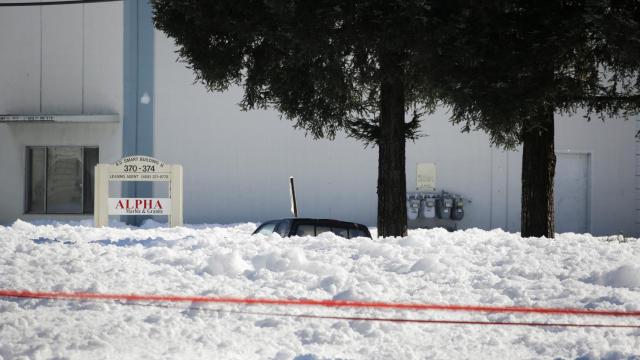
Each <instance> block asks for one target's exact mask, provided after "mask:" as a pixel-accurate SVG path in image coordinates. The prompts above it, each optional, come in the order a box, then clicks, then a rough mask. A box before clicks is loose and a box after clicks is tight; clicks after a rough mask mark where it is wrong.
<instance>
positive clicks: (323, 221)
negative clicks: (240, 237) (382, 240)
mask: <svg viewBox="0 0 640 360" xmlns="http://www.w3.org/2000/svg"><path fill="white" fill-rule="evenodd" d="M281 221H291V222H292V223H297V224H300V223H303V224H304V223H307V224H314V225H318V224H320V225H325V226H331V225H334V226H341V227H346V228H356V229H361V230H365V231H366V232H367V234H369V236H371V233H370V232H369V228H368V227H367V226H365V225H362V224H358V223H355V222H351V221H343V220H336V219H316V218H282V219H274V220H268V221H265V222H263V223H261V224H260V225H259V226H258V229H260V227H262V225H264V224H267V223H278V222H281ZM258 229H256V231H258ZM254 234H255V231H254Z"/></svg>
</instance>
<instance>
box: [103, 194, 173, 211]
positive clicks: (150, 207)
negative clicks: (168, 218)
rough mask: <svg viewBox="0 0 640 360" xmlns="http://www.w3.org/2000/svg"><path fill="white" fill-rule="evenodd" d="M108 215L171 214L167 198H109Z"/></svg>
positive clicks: (169, 202)
mask: <svg viewBox="0 0 640 360" xmlns="http://www.w3.org/2000/svg"><path fill="white" fill-rule="evenodd" d="M108 203H109V215H171V199H168V198H109V199H108Z"/></svg>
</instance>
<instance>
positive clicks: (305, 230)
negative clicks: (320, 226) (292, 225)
mask: <svg viewBox="0 0 640 360" xmlns="http://www.w3.org/2000/svg"><path fill="white" fill-rule="evenodd" d="M296 236H316V227H315V225H310V224H309V225H308V224H300V225H298V228H297V229H296Z"/></svg>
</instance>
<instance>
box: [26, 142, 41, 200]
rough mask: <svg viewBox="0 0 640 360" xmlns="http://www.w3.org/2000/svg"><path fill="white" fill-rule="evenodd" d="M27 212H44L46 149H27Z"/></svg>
mask: <svg viewBox="0 0 640 360" xmlns="http://www.w3.org/2000/svg"><path fill="white" fill-rule="evenodd" d="M27 171H28V173H27V182H28V185H27V186H28V190H27V191H28V193H27V212H30V213H44V212H45V208H44V179H45V172H44V171H45V149H44V148H29V149H27Z"/></svg>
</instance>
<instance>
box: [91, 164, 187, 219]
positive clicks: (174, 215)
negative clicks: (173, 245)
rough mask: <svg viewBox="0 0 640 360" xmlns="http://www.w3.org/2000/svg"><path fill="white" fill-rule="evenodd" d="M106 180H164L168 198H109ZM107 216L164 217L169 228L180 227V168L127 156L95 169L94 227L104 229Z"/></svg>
mask: <svg viewBox="0 0 640 360" xmlns="http://www.w3.org/2000/svg"><path fill="white" fill-rule="evenodd" d="M110 181H167V182H169V197H168V198H109V197H108V196H109V182H110ZM109 215H167V216H168V217H169V224H170V225H171V226H180V225H182V166H181V165H167V164H165V163H163V162H162V161H160V160H158V159H154V158H152V157H150V156H142V155H136V156H128V157H125V158H122V159H120V160H118V161H116V162H115V163H113V164H98V165H96V169H95V201H94V215H93V216H94V223H95V226H107V223H108V220H109Z"/></svg>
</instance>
